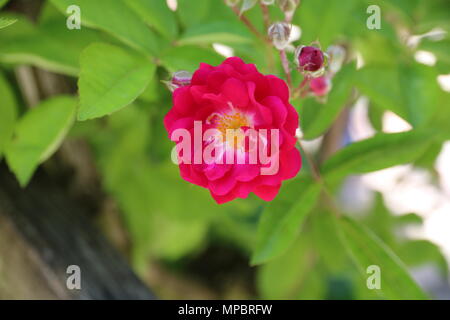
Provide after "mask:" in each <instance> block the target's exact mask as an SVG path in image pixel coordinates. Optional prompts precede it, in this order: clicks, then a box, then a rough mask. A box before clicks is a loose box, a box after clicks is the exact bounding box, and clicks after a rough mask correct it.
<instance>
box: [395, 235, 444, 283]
mask: <svg viewBox="0 0 450 320" xmlns="http://www.w3.org/2000/svg"><path fill="white" fill-rule="evenodd" d="M397 253H398V255H399V257H400V258H401V259H402V261H404V262H405V263H406V264H407V265H408V266H411V267H420V266H423V265H427V264H430V263H434V264H435V265H436V267H438V268H439V269H440V271H441V272H442V275H443V276H444V277H447V272H448V264H447V261H446V260H445V257H444V256H443V255H442V253H441V250H440V249H439V247H438V246H437V245H435V244H434V243H432V242H430V241H428V240H411V241H405V242H404V243H402V244H400V246H399V248H398V249H397Z"/></svg>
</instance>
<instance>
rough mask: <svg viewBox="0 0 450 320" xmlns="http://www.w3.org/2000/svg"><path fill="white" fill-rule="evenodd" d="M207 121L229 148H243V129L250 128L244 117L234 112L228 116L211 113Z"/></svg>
mask: <svg viewBox="0 0 450 320" xmlns="http://www.w3.org/2000/svg"><path fill="white" fill-rule="evenodd" d="M207 121H208V122H210V123H212V124H215V126H216V129H217V130H219V131H220V132H221V134H222V139H223V141H224V142H225V143H226V144H228V145H229V146H230V147H233V148H235V149H237V148H243V147H244V140H245V129H246V128H250V127H251V124H250V121H249V119H248V118H247V116H246V115H244V114H242V113H241V112H239V111H235V110H234V111H233V112H232V113H229V114H217V113H213V114H212V115H210V116H209V117H208V119H207Z"/></svg>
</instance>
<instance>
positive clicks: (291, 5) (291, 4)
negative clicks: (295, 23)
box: [276, 0, 300, 21]
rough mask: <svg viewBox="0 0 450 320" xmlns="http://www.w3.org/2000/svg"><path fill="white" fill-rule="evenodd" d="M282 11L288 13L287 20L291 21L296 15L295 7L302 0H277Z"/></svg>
mask: <svg viewBox="0 0 450 320" xmlns="http://www.w3.org/2000/svg"><path fill="white" fill-rule="evenodd" d="M276 2H277V5H278V6H279V7H280V9H281V11H283V12H284V14H285V15H286V18H287V21H291V20H292V17H293V16H294V12H295V9H297V7H298V5H299V4H300V0H276Z"/></svg>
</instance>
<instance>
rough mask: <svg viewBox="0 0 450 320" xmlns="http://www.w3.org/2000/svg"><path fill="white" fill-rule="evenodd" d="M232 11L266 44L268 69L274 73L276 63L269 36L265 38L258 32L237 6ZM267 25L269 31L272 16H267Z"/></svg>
mask: <svg viewBox="0 0 450 320" xmlns="http://www.w3.org/2000/svg"><path fill="white" fill-rule="evenodd" d="M265 7H266V9H267V6H265ZM231 9H232V10H233V12H234V13H235V14H236V16H237V17H238V18H239V20H241V21H242V22H243V23H244V24H245V26H246V27H247V28H248V29H249V30H250V32H252V33H253V34H254V35H255V36H256V37H257V38H258V39H260V40H261V41H262V42H263V43H264V44H265V47H266V56H267V64H268V68H269V70H270V71H271V72H273V71H274V70H275V61H274V59H273V55H272V50H271V42H270V40H269V38H268V37H267V36H264V35H263V34H261V33H260V32H259V31H258V29H257V28H256V27H255V26H254V25H253V23H252V22H251V21H250V20H249V19H248V18H247V17H246V16H244V15H243V14H241V13H240V12H239V8H238V7H236V6H235V7H232V8H231ZM263 10H264V9H263ZM268 13H269V11H268V10H267V14H268ZM265 19H266V18H265ZM265 23H266V24H267V26H266V30H267V29H268V28H269V25H270V16H269V15H267V21H266V20H265Z"/></svg>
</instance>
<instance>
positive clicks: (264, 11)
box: [259, 2, 270, 30]
mask: <svg viewBox="0 0 450 320" xmlns="http://www.w3.org/2000/svg"><path fill="white" fill-rule="evenodd" d="M259 5H260V7H261V11H262V16H263V20H264V26H265V27H266V30H267V29H269V27H270V12H269V8H268V7H267V5H265V4H264V3H262V2H260V3H259Z"/></svg>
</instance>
